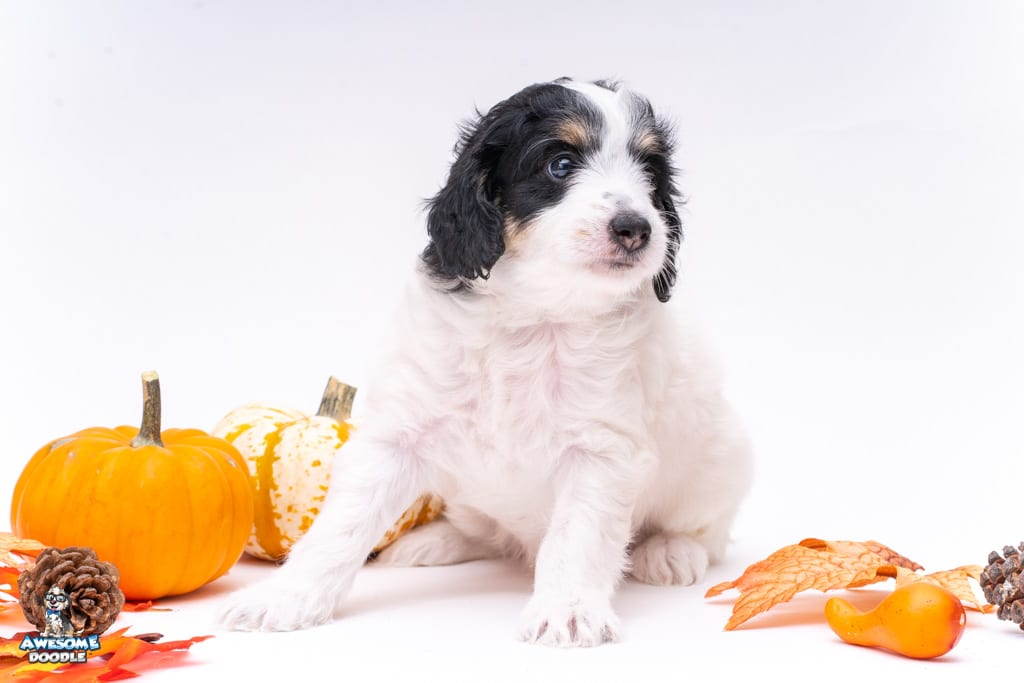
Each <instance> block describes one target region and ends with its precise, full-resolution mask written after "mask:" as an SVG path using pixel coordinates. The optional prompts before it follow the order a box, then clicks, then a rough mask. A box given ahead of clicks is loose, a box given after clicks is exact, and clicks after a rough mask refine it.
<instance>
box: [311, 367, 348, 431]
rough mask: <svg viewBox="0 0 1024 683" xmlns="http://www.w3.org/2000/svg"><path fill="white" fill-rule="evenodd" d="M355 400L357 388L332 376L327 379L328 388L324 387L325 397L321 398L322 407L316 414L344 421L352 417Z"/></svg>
mask: <svg viewBox="0 0 1024 683" xmlns="http://www.w3.org/2000/svg"><path fill="white" fill-rule="evenodd" d="M355 400H356V388H355V387H351V386H349V385H347V384H345V383H344V382H342V381H341V380H339V379H338V378H336V377H333V376H332V377H331V378H330V379H328V380H327V388H326V389H324V395H323V398H322V399H320V409H319V410H317V411H316V414H317V415H319V416H320V417H333V418H334V419H335V420H337V421H338V422H344V421H345V420H347V419H349V418H350V417H352V404H353V403H354V402H355Z"/></svg>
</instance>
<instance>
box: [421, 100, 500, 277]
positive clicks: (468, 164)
mask: <svg viewBox="0 0 1024 683" xmlns="http://www.w3.org/2000/svg"><path fill="white" fill-rule="evenodd" d="M498 113H500V112H496V111H494V110H492V112H491V113H488V114H487V116H484V117H482V118H480V119H479V120H478V121H477V122H476V124H475V125H472V126H467V127H466V128H464V129H463V132H462V137H461V141H460V143H459V145H458V146H457V147H456V154H457V156H456V159H455V163H453V164H452V167H451V171H450V172H449V174H448V181H447V182H446V183H445V185H444V187H442V188H441V190H440V191H439V192H438V193H437V195H435V196H434V198H433V199H431V200H430V210H429V212H428V214H427V233H428V234H429V235H430V243H429V244H428V245H427V247H426V249H425V250H424V251H423V256H422V258H423V261H424V262H425V263H426V264H427V267H428V268H429V269H430V271H431V272H432V273H433V274H434V275H435V276H437V277H440V278H442V279H461V280H463V281H464V280H473V279H476V278H486V277H487V276H488V275H489V274H490V270H491V268H492V267H493V266H494V264H495V263H496V262H497V260H498V258H499V257H500V256H501V255H502V253H504V251H505V239H504V234H503V223H504V221H503V214H502V211H501V209H500V208H499V207H498V205H497V204H496V201H495V200H496V190H497V188H496V186H495V180H494V171H495V167H496V164H497V161H498V159H499V158H500V155H501V153H502V151H503V149H504V147H505V146H506V145H507V141H506V140H505V139H504V138H505V137H507V136H505V135H503V134H502V129H503V126H501V125H500V123H501V122H500V119H499V118H498V116H497V114H498Z"/></svg>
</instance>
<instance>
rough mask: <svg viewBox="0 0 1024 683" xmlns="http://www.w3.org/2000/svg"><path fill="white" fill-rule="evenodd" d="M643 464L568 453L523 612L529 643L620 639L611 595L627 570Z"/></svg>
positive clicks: (585, 644) (583, 643) (523, 633)
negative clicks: (639, 479) (531, 587)
mask: <svg viewBox="0 0 1024 683" xmlns="http://www.w3.org/2000/svg"><path fill="white" fill-rule="evenodd" d="M640 460H641V459H640V458H637V459H635V460H633V461H632V462H629V461H628V460H627V459H626V458H623V457H618V456H616V455H614V454H607V453H605V454H591V453H587V452H583V451H579V450H571V451H570V452H568V453H567V455H566V458H565V461H564V463H563V466H562V467H561V468H560V471H559V477H558V479H559V481H558V487H559V488H558V491H557V495H556V500H555V507H554V511H553V514H552V519H551V524H550V526H549V527H548V531H547V534H546V535H545V537H544V540H543V542H542V543H541V545H540V549H539V551H538V554H537V562H536V569H535V578H534V592H533V597H532V598H531V599H530V602H529V603H528V604H527V606H526V609H525V610H524V612H523V618H522V628H521V637H522V639H523V640H526V641H528V642H533V643H540V644H543V645H555V646H561V647H588V646H593V645H600V644H601V643H603V642H606V641H614V640H618V618H617V617H616V616H615V612H614V611H613V610H612V607H611V598H612V594H613V593H614V591H615V586H616V584H617V583H618V582H619V580H620V579H621V578H622V575H623V570H624V568H625V566H626V546H627V544H628V543H629V536H630V524H631V516H632V512H633V507H634V505H635V501H636V491H637V486H636V482H637V481H638V478H639V474H640V467H639V465H640Z"/></svg>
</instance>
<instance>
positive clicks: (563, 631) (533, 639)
mask: <svg viewBox="0 0 1024 683" xmlns="http://www.w3.org/2000/svg"><path fill="white" fill-rule="evenodd" d="M520 638H521V639H522V640H525V641H526V642H528V643H537V644H540V645H550V646H555V647H593V646H594V645H600V644H601V643H607V642H614V641H617V640H618V639H619V620H618V618H617V617H616V616H615V613H614V612H613V611H612V607H611V605H610V604H609V603H608V601H607V600H603V599H583V598H576V599H569V600H567V599H565V598H555V597H550V596H541V595H534V596H533V597H532V598H531V599H530V602H529V603H528V604H527V605H526V609H525V610H523V617H522V626H521V629H520Z"/></svg>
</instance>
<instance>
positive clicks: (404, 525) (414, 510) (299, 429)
mask: <svg viewBox="0 0 1024 683" xmlns="http://www.w3.org/2000/svg"><path fill="white" fill-rule="evenodd" d="M355 394H356V390H355V388H354V387H351V386H349V385H347V384H345V383H343V382H340V381H338V380H337V379H335V378H334V377H331V378H330V380H329V381H328V382H327V388H326V389H325V390H324V395H323V399H322V400H321V402H320V409H319V410H318V411H317V413H316V414H315V415H309V414H307V413H303V412H302V411H299V410H293V409H289V408H282V407H280V406H274V405H270V404H265V403H251V404H248V405H245V406H242V407H240V408H236V409H235V410H232V411H231V412H230V413H228V414H227V415H225V416H224V418H223V419H221V421H220V422H218V423H217V426H216V427H214V428H213V432H212V433H213V434H214V435H215V436H219V437H220V438H222V439H224V440H226V441H228V442H229V443H231V444H232V445H234V446H235V448H237V449H238V451H239V452H240V453H241V454H242V456H243V457H244V458H245V461H246V463H247V464H248V466H249V473H250V475H251V477H250V479H251V482H252V485H253V494H254V504H255V507H254V513H255V514H254V522H253V528H252V533H251V534H250V536H249V540H248V542H247V543H246V546H245V552H246V553H248V554H249V555H252V556H254V557H258V558H261V559H264V560H280V559H282V558H284V557H285V556H286V555H287V554H288V550H289V549H290V548H291V547H292V545H293V544H294V543H295V541H297V540H298V539H299V538H301V537H302V535H303V534H304V533H305V532H306V530H307V529H309V527H310V525H312V523H313V520H314V519H315V518H316V515H317V513H318V512H319V511H320V508H321V507H322V505H323V501H324V499H325V497H326V496H327V488H328V486H329V485H330V479H331V464H332V463H333V461H334V458H335V457H344V452H343V450H342V446H343V445H344V444H345V442H346V441H348V438H349V435H350V434H351V432H352V430H353V429H355V427H354V426H353V425H352V424H351V423H350V422H349V418H350V416H351V413H352V403H353V401H354V400H355ZM443 507H444V504H443V502H442V501H441V499H440V498H438V497H437V496H434V495H432V494H425V495H423V496H421V497H420V498H419V499H418V500H417V501H416V502H415V503H414V504H413V505H412V507H410V508H409V509H408V510H406V512H405V513H404V514H403V515H402V517H401V518H400V519H399V520H398V521H397V522H396V523H395V524H394V526H392V527H391V529H389V530H388V532H387V533H386V534H385V536H384V538H382V539H381V541H380V543H378V544H377V547H376V548H374V552H378V551H380V550H382V549H383V548H385V547H387V546H388V545H390V544H391V543H392V542H393V541H394V540H395V539H396V538H398V537H399V536H400V535H402V534H403V533H405V532H406V531H408V530H409V529H411V528H413V527H414V526H419V525H420V524H426V523H427V522H429V521H430V520H432V519H434V518H435V517H437V515H439V514H440V513H441V510H442V508H443Z"/></svg>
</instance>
